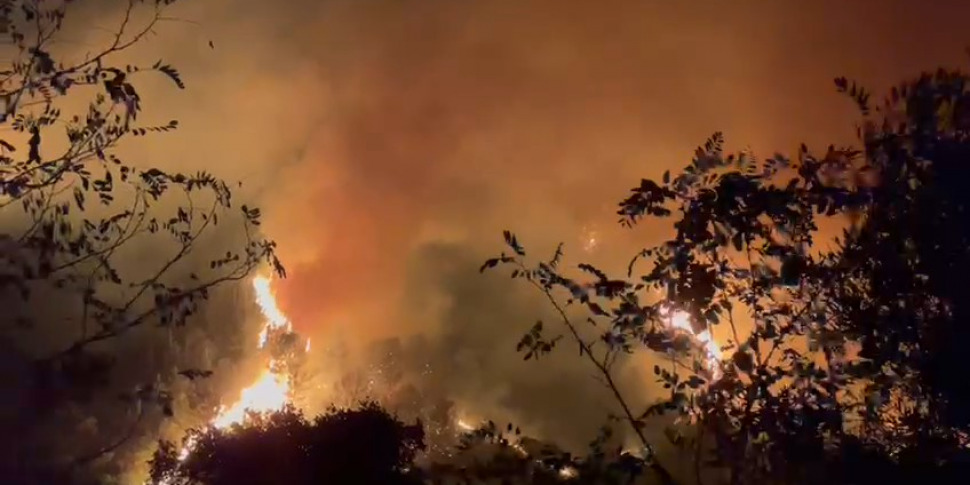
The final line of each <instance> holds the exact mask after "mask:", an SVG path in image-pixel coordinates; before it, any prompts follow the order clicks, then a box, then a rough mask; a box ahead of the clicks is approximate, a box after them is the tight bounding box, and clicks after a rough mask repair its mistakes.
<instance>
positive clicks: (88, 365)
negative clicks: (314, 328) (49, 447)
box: [0, 0, 283, 477]
mask: <svg viewBox="0 0 970 485" xmlns="http://www.w3.org/2000/svg"><path fill="white" fill-rule="evenodd" d="M174 1H175V0H129V1H128V2H127V4H126V5H124V4H123V9H122V11H121V14H122V15H121V19H120V24H119V26H118V28H117V30H116V31H115V33H114V35H112V36H111V37H110V39H109V40H108V41H107V43H106V44H105V45H103V46H102V47H101V48H99V49H97V50H95V51H93V52H89V53H87V54H86V55H84V56H83V57H80V58H71V57H69V56H67V55H60V54H58V53H57V49H55V48H54V47H52V44H53V43H54V42H55V41H56V40H57V38H58V34H59V33H60V32H62V29H63V26H64V24H65V21H66V19H67V18H68V13H69V12H70V9H71V8H73V7H74V5H75V4H77V3H78V2H44V1H41V0H22V1H4V2H2V3H0V33H2V34H3V36H4V37H5V38H6V39H7V40H8V43H6V44H7V45H5V46H4V49H6V52H7V53H8V55H7V56H5V58H7V59H10V60H9V61H4V64H3V66H0V124H2V125H3V126H4V127H5V128H7V129H6V130H4V131H5V134H4V135H3V137H2V139H0V216H2V218H3V221H4V223H3V231H2V234H0V245H2V251H0V297H2V298H3V300H4V303H5V312H4V317H5V320H6V321H7V323H10V325H6V326H5V328H4V333H3V340H2V342H3V345H4V346H5V347H6V348H7V350H9V352H6V354H7V355H6V356H5V358H9V359H11V360H13V361H14V362H13V363H12V364H11V366H13V365H17V366H20V368H22V369H23V371H22V372H21V374H30V375H31V377H30V378H25V379H26V380H27V381H28V383H26V384H24V385H23V386H22V387H21V390H22V389H30V390H31V395H30V396H26V397H25V398H24V400H23V402H24V404H23V405H22V406H23V408H22V409H21V411H18V412H15V413H14V416H13V417H12V418H11V419H10V420H9V421H8V420H7V419H4V423H3V425H4V432H5V434H6V435H8V436H18V440H16V441H17V443H15V444H14V445H12V446H11V450H6V449H5V450H4V452H5V453H2V454H3V456H4V463H3V470H4V471H6V473H5V475H6V476H10V477H14V476H21V475H23V476H26V475H28V474H29V473H28V471H27V470H26V469H25V467H30V466H32V465H29V464H30V463H35V462H36V461H37V460H38V459H40V457H42V456H44V455H45V454H46V452H45V451H43V450H41V449H40V448H37V447H33V446H31V445H29V444H28V443H30V440H29V439H27V436H31V432H32V431H31V430H32V428H30V427H31V426H33V425H35V424H37V422H39V421H44V420H46V419H47V418H49V415H42V416H41V415H38V416H33V419H32V418H31V417H30V416H25V415H23V412H24V410H27V411H30V412H31V413H43V412H46V411H49V410H51V409H52V408H58V407H62V405H63V404H64V403H67V402H73V401H76V400H77V399H81V398H87V397H89V396H90V393H91V392H92V389H95V388H99V387H101V388H103V387H105V385H106V382H108V374H109V371H110V369H111V368H112V366H113V364H114V363H115V361H116V360H117V359H116V358H117V353H116V352H115V351H114V348H115V347H116V346H112V345H111V343H112V341H114V340H115V339H117V338H119V337H122V336H125V335H127V334H128V333H129V332H131V331H132V330H134V329H136V328H139V327H148V326H152V327H167V328H172V327H178V326H182V325H184V324H186V323H187V322H188V321H189V318H190V317H191V316H192V315H193V314H195V313H196V312H197V311H198V310H199V309H200V305H202V304H203V303H204V301H205V300H206V299H207V298H209V296H210V293H211V292H212V291H213V290H214V289H215V288H217V287H219V286H220V285H222V284H224V283H230V282H233V281H237V280H241V279H243V278H245V277H247V276H248V275H249V274H250V273H251V272H252V271H253V270H255V269H256V268H257V267H259V266H261V265H267V266H270V267H272V268H273V269H274V270H275V271H276V272H277V273H279V274H281V275H282V271H283V268H282V266H280V263H279V261H278V260H277V259H276V256H275V255H274V243H273V242H272V241H269V240H266V239H263V238H262V237H261V236H259V233H258V225H259V218H260V213H259V210H258V209H255V208H250V207H247V206H245V205H243V206H241V208H237V207H233V205H232V202H233V201H232V192H231V190H230V188H229V185H228V184H227V183H226V182H224V181H222V180H220V179H218V178H216V177H215V176H213V175H211V174H209V173H205V172H198V173H194V174H183V173H173V172H168V171H165V170H162V169H160V168H154V167H148V166H144V165H143V164H139V163H137V162H132V161H127V160H122V159H121V158H120V157H119V156H118V155H117V154H116V148H118V147H120V146H122V145H123V144H125V142H126V141H128V139H129V138H131V137H142V136H149V135H163V134H165V133H167V132H171V131H173V130H175V129H176V128H177V127H178V122H177V121H175V120H172V121H169V122H166V123H162V124H146V123H144V122H143V117H142V116H141V114H142V112H143V109H144V107H145V105H146V104H147V103H149V102H150V100H148V99H145V98H144V97H142V95H141V94H140V92H139V90H138V89H137V86H138V83H139V80H140V79H142V78H144V77H146V76H152V75H158V76H162V77H163V78H167V79H168V80H170V81H171V83H172V85H173V86H174V87H175V88H177V89H184V88H185V84H184V82H183V80H182V78H181V76H180V74H179V72H178V71H177V70H176V69H175V68H173V67H172V66H170V65H168V64H165V63H163V62H162V61H158V62H153V63H148V64H144V65H142V64H131V65H124V64H118V62H119V61H118V57H119V55H120V54H122V53H124V52H126V51H128V50H129V49H130V48H131V47H132V46H135V45H136V44H138V43H139V42H140V41H141V40H143V39H144V38H145V36H146V35H148V34H149V33H151V32H154V30H155V29H157V27H158V25H159V23H160V22H161V21H163V20H164V17H163V12H164V10H165V9H166V8H167V7H168V6H169V5H171V4H173V3H174ZM137 19H147V20H145V21H144V22H141V21H139V20H137ZM227 223H228V224H229V225H228V226H227ZM217 226H222V227H224V228H225V229H226V230H238V231H239V233H238V234H239V235H238V237H236V238H235V240H236V241H239V242H240V244H238V245H235V244H233V245H231V246H225V245H219V246H218V247H213V246H211V245H210V244H209V242H210V241H212V237H213V236H212V235H211V234H213V232H214V231H215V228H216V227H217ZM144 253H148V254H150V257H147V258H146V257H145V254H144ZM51 302H56V303H57V304H56V305H52V304H51ZM13 324H15V325H13ZM132 365H137V364H135V363H133V364H132ZM169 377H170V376H166V378H169ZM127 397H128V399H129V401H130V402H132V403H133V405H134V406H135V407H136V408H137V409H138V411H137V412H135V413H134V414H135V415H136V416H137V417H136V418H135V421H138V420H140V419H141V418H142V417H143V416H144V413H145V412H147V411H146V410H147V409H149V408H150V407H152V406H154V405H158V406H159V407H160V409H161V410H162V411H163V413H164V414H171V412H172V410H171V404H170V402H171V396H170V395H169V394H168V392H167V391H166V390H165V387H164V379H162V380H160V381H158V382H144V383H142V384H141V385H139V386H138V387H137V388H135V389H130V390H129V392H127ZM19 398H20V396H18V397H17V398H16V399H11V400H10V401H11V402H16V401H18V400H20V399H19ZM44 416H46V417H44ZM122 428H124V429H129V430H131V429H133V427H132V426H130V425H125V426H122ZM129 434H130V432H122V433H121V435H122V436H119V437H111V436H106V437H103V438H104V440H103V442H102V443H96V446H93V448H92V449H91V450H87V451H83V452H80V453H78V455H77V456H73V457H71V458H70V460H72V461H73V464H64V463H62V464H63V465H65V466H69V467H70V466H75V465H82V464H85V463H88V462H90V461H92V460H94V459H96V458H97V457H99V456H101V455H102V454H104V453H106V452H110V451H112V450H113V449H115V448H117V446H120V444H121V443H123V442H124V441H125V437H126V436H127V435H129ZM47 438H53V437H51V436H48V437H47ZM58 440H60V441H68V440H64V437H59V438H57V439H55V440H54V441H58ZM4 441H5V443H6V442H7V441H10V440H4ZM38 446H40V445H38ZM5 448H6V446H5ZM7 451H9V452H7Z"/></svg>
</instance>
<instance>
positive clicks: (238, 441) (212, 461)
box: [151, 402, 425, 485]
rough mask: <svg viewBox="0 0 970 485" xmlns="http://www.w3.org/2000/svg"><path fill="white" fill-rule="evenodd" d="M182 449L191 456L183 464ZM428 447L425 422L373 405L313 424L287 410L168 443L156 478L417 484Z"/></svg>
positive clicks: (183, 483) (260, 484)
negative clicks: (418, 460) (419, 461)
mask: <svg viewBox="0 0 970 485" xmlns="http://www.w3.org/2000/svg"><path fill="white" fill-rule="evenodd" d="M189 444H191V445H189ZM183 446H191V450H192V451H191V453H189V454H188V456H187V457H186V458H185V459H184V460H180V459H179V454H180V452H181V449H182V447H183ZM424 446H425V445H424V431H423V430H422V427H421V424H420V423H417V424H413V425H408V424H404V423H402V422H400V421H398V420H397V419H396V418H395V417H394V416H392V415H390V414H388V413H387V411H385V410H384V409H382V408H380V407H379V406H378V405H377V404H375V403H372V402H369V403H364V404H363V405H361V406H360V407H359V408H357V409H351V410H336V409H331V410H330V411H329V412H328V413H326V414H324V415H321V416H318V417H316V418H314V419H312V420H308V419H306V418H305V417H304V416H303V415H302V414H300V413H299V412H297V411H294V410H293V409H286V410H283V411H280V412H276V413H269V414H264V415H257V414H251V415H250V416H249V419H248V420H247V421H246V422H245V423H244V424H240V425H235V426H233V427H231V428H228V429H216V428H211V427H210V428H206V429H202V430H195V431H191V432H190V433H189V434H188V435H187V436H186V438H185V440H184V441H183V445H182V446H176V445H174V444H172V443H168V442H162V443H161V444H160V446H159V449H158V451H156V453H155V456H154V458H153V460H152V463H151V467H152V470H151V477H152V480H153V483H155V484H166V485H189V484H191V485H196V484H197V485H271V484H278V483H286V484H292V485H301V484H307V485H309V484H322V483H339V484H347V485H353V484H360V485H365V484H366V485H371V484H382V485H383V484H386V485H409V484H419V483H421V480H420V477H419V476H418V474H417V471H416V469H415V467H414V459H415V457H416V455H417V453H418V452H420V451H421V450H423V449H424Z"/></svg>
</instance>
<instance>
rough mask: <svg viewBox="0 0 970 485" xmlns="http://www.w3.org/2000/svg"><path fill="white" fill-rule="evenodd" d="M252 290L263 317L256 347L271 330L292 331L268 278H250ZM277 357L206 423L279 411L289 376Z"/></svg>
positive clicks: (224, 423)
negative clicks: (249, 413)
mask: <svg viewBox="0 0 970 485" xmlns="http://www.w3.org/2000/svg"><path fill="white" fill-rule="evenodd" d="M253 290H255V292H256V304H257V305H258V306H259V309H260V312H261V313H262V314H263V317H264V318H265V319H266V323H265V325H264V326H263V329H262V331H260V333H259V342H258V348H260V349H261V348H263V347H265V346H266V343H267V340H268V339H269V334H270V331H271V330H284V331H291V330H292V325H291V324H290V320H289V319H288V318H287V317H286V315H285V314H284V313H283V311H282V310H280V308H279V306H277V304H276V298H275V296H274V295H273V290H272V288H271V286H270V279H269V278H266V277H263V276H257V277H256V278H254V279H253ZM305 350H306V352H309V351H310V341H309V340H307V343H306V348H305ZM279 367H280V366H279V365H278V363H277V362H276V361H274V360H270V361H269V363H268V365H267V367H266V369H265V370H263V372H262V374H260V376H259V377H258V378H257V379H256V382H254V383H253V384H252V385H250V386H249V387H247V388H245V389H243V390H242V391H241V392H240V394H239V400H237V401H236V403H235V404H233V405H232V406H228V407H226V406H223V407H222V408H220V409H219V413H218V414H217V415H216V417H215V418H214V419H213V420H212V421H211V422H210V423H209V425H210V426H213V427H215V428H218V429H225V428H228V427H230V426H232V425H233V424H237V423H242V422H243V421H244V420H245V418H246V414H247V413H248V412H257V413H265V412H273V411H279V410H281V409H283V407H284V406H286V404H287V403H289V402H290V380H289V377H288V376H287V375H286V374H285V373H282V372H280V371H279ZM192 448H193V443H192V442H189V443H186V444H185V446H184V447H183V448H182V451H181V453H180V454H179V459H180V460H185V459H186V458H188V456H189V455H190V454H191V453H192Z"/></svg>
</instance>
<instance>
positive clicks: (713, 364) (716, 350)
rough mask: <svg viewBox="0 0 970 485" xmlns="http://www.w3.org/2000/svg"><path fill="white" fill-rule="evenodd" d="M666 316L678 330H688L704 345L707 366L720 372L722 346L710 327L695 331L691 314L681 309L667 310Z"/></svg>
mask: <svg viewBox="0 0 970 485" xmlns="http://www.w3.org/2000/svg"><path fill="white" fill-rule="evenodd" d="M663 316H664V317H666V318H668V321H669V322H670V326H671V327H673V328H676V329H678V330H682V331H684V332H686V333H687V334H688V335H690V336H692V337H693V338H694V340H695V341H697V343H699V344H700V345H701V346H703V347H704V350H705V352H706V353H707V366H708V368H709V369H710V370H711V371H712V372H714V373H715V375H716V374H717V372H718V363H719V362H720V361H721V358H722V356H721V348H720V347H718V345H717V342H715V341H714V338H713V337H712V336H711V331H710V329H706V330H704V331H702V332H699V333H694V329H693V328H692V327H691V324H690V314H688V313H687V312H685V311H681V310H669V311H667V312H666V314H665V315H663Z"/></svg>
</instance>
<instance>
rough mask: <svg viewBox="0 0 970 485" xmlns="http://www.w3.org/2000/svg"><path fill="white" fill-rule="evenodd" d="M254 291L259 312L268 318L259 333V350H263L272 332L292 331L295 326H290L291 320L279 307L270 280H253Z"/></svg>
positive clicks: (262, 277) (261, 277) (258, 278)
mask: <svg viewBox="0 0 970 485" xmlns="http://www.w3.org/2000/svg"><path fill="white" fill-rule="evenodd" d="M253 290H255V291H256V304H257V305H259V310H260V311H261V312H262V313H263V317H265V318H266V325H265V326H264V327H263V330H262V331H261V332H259V348H263V347H265V346H266V339H267V338H268V337H269V331H270V330H275V329H285V330H287V331H290V330H292V329H293V326H292V325H291V324H290V319H289V318H286V315H285V314H284V313H283V310H280V307H279V305H277V304H276V297H275V295H273V289H272V288H271V287H270V279H269V278H267V277H265V276H257V277H255V278H253Z"/></svg>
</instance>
